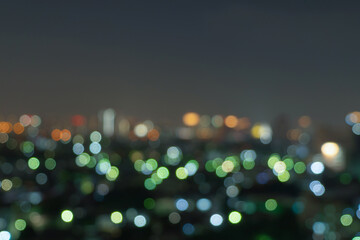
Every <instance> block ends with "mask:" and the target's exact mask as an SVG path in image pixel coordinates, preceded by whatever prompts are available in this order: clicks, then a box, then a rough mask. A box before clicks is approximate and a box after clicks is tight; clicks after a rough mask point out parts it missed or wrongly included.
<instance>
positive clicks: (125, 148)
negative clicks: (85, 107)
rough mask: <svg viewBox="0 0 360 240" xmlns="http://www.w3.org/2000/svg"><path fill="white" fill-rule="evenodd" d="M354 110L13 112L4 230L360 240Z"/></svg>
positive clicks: (358, 123)
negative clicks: (330, 121)
mask: <svg viewBox="0 0 360 240" xmlns="http://www.w3.org/2000/svg"><path fill="white" fill-rule="evenodd" d="M344 117H345V120H344V126H342V127H339V128H335V127H332V128H330V127H326V126H324V125H322V124H321V123H316V122H314V121H313V120H312V119H311V118H310V116H301V117H300V118H298V119H296V121H292V120H289V119H287V118H286V117H284V116H280V117H279V118H277V119H276V120H275V121H274V122H272V123H266V122H252V121H251V119H249V118H247V117H238V116H234V115H228V116H222V115H214V116H209V115H205V114H204V115H201V114H198V113H195V112H188V113H185V114H184V115H183V119H182V122H183V123H182V124H181V125H179V126H174V125H169V124H164V123H163V124H157V123H156V122H153V121H151V120H147V119H141V120H139V119H136V118H129V117H126V116H123V115H121V114H120V113H118V112H116V111H114V110H113V109H105V110H103V111H101V112H99V113H98V114H97V115H94V116H83V115H74V116H71V117H68V118H67V117H66V118H64V119H62V118H53V117H50V116H49V117H47V116H38V115H35V114H23V115H21V116H14V115H9V116H2V117H1V119H0V121H1V122H0V182H1V185H0V186H1V189H0V201H1V205H0V240H9V239H50V238H51V239H87V240H95V239H152V240H162V239H175V240H176V239H251V240H278V239H301V240H304V239H315V240H322V239H324V240H337V239H353V240H359V239H360V232H359V231H360V191H359V189H360V160H359V159H360V150H359V147H358V145H359V142H360V137H359V135H360V112H351V113H349V114H348V115H346V116H344Z"/></svg>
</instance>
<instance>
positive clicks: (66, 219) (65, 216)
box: [61, 210, 74, 222]
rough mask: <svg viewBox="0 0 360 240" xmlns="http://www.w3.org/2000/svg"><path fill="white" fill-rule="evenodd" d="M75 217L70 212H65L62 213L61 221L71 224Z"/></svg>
mask: <svg viewBox="0 0 360 240" xmlns="http://www.w3.org/2000/svg"><path fill="white" fill-rule="evenodd" d="M73 217H74V215H73V213H72V212H71V211H70V210H64V211H62V213H61V219H62V220H63V221H64V222H71V221H72V220H73Z"/></svg>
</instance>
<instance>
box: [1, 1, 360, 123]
mask: <svg viewBox="0 0 360 240" xmlns="http://www.w3.org/2000/svg"><path fill="white" fill-rule="evenodd" d="M314 2H316V3H314ZM359 12H360V2H359V1H269V0H264V1H225V0H221V1H211V0H204V1H195V0H192V1H185V0H176V1H150V0H146V1H136V0H131V1H130V0H129V1H28V0H27V1H9V0H8V1H1V3H0V83H1V85H0V86H1V88H0V89H1V94H0V113H2V114H9V113H14V114H20V113H32V114H40V115H42V116H44V115H45V114H59V115H67V114H75V113H80V114H95V113H96V112H97V111H98V110H100V109H103V108H107V107H112V108H114V109H116V110H117V111H118V112H120V113H123V114H126V115H133V116H137V117H139V118H144V119H145V118H152V119H155V120H158V119H168V120H173V121H175V120H177V119H179V118H180V117H181V116H182V114H183V113H184V112H186V111H196V112H199V113H201V114H205V113H206V114H235V115H237V116H239V117H241V116H249V117H250V118H252V119H255V120H258V121H259V120H264V121H269V120H272V119H274V118H275V117H276V116H277V115H279V114H287V115H288V116H290V117H292V118H295V117H298V116H301V115H303V114H307V115H310V116H312V117H314V118H315V119H318V120H320V121H323V122H331V123H337V124H343V122H344V117H345V114H346V113H348V112H350V111H354V110H359V108H360V106H359V103H360V94H359V92H360V81H359V76H360V68H359V63H360V61H359V60H360V58H359V52H360V51H359V50H360V31H359V29H360V28H359V27H360V14H359Z"/></svg>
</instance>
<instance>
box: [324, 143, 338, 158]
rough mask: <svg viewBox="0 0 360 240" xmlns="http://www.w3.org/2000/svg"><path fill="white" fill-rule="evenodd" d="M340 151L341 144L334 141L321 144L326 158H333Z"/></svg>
mask: <svg viewBox="0 0 360 240" xmlns="http://www.w3.org/2000/svg"><path fill="white" fill-rule="evenodd" d="M339 151H340V148H339V145H338V144H337V143H334V142H326V143H324V144H323V145H322V146H321V153H322V154H323V156H324V157H326V158H333V157H335V156H336V155H338V153H339Z"/></svg>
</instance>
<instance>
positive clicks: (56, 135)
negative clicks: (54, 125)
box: [51, 129, 62, 141]
mask: <svg viewBox="0 0 360 240" xmlns="http://www.w3.org/2000/svg"><path fill="white" fill-rule="evenodd" d="M61 135H62V134H61V131H60V129H54V130H52V132H51V138H52V139H53V140H55V141H60V139H61Z"/></svg>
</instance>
